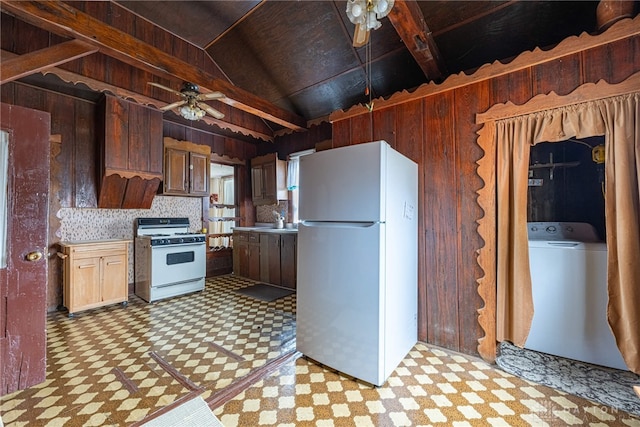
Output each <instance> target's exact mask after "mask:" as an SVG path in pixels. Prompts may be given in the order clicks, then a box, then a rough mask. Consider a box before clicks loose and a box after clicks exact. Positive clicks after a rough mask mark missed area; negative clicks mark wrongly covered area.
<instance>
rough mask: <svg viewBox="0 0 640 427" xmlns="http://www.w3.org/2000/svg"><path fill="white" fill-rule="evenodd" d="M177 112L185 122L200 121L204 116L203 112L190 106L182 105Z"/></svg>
mask: <svg viewBox="0 0 640 427" xmlns="http://www.w3.org/2000/svg"><path fill="white" fill-rule="evenodd" d="M179 111H180V115H181V116H182V117H184V118H185V119H187V120H200V119H201V118H203V117H204V115H205V111H204V110H201V109H200V108H198V107H195V106H190V105H183V106H182V107H180V109H179Z"/></svg>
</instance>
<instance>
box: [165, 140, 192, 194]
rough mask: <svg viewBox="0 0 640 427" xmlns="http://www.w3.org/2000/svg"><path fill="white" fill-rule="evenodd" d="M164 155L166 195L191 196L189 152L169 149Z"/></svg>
mask: <svg viewBox="0 0 640 427" xmlns="http://www.w3.org/2000/svg"><path fill="white" fill-rule="evenodd" d="M164 155H165V160H164V162H165V164H164V193H167V194H184V195H187V194H189V174H188V172H189V152H188V151H184V150H174V149H172V148H167V149H166V150H165V152H164Z"/></svg>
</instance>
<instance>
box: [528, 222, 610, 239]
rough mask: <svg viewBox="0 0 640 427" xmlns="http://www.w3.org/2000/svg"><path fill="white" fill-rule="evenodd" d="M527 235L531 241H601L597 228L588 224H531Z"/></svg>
mask: <svg viewBox="0 0 640 427" xmlns="http://www.w3.org/2000/svg"><path fill="white" fill-rule="evenodd" d="M527 233H528V236H529V240H552V241H558V240H569V241H574V242H599V241H600V239H599V238H598V233H597V232H596V229H595V227H594V226H593V225H591V224H588V223H586V222H529V223H527Z"/></svg>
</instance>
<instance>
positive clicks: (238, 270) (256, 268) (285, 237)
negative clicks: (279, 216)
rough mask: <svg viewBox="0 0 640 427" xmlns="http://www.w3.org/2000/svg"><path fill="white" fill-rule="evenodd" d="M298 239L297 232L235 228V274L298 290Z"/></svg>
mask: <svg viewBox="0 0 640 427" xmlns="http://www.w3.org/2000/svg"><path fill="white" fill-rule="evenodd" d="M296 240H297V236H296V234H295V233H273V232H268V233H265V232H259V231H235V232H234V233H233V273H234V274H236V275H238V276H242V277H248V278H249V279H253V280H259V281H261V282H265V283H270V284H273V285H278V286H284V287H288V288H292V289H295V287H296V274H297V268H296V263H297V259H296Z"/></svg>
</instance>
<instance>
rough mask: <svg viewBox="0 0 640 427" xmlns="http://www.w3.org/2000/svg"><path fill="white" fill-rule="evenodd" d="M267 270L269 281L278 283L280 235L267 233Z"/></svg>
mask: <svg viewBox="0 0 640 427" xmlns="http://www.w3.org/2000/svg"><path fill="white" fill-rule="evenodd" d="M268 238H269V247H268V251H269V254H268V267H267V268H268V270H269V283H273V284H274V285H279V284H280V235H279V234H269V235H268Z"/></svg>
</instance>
